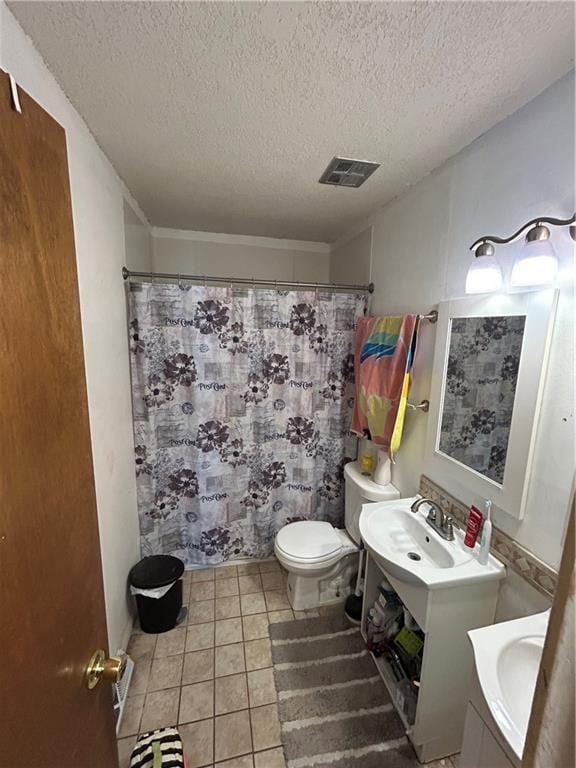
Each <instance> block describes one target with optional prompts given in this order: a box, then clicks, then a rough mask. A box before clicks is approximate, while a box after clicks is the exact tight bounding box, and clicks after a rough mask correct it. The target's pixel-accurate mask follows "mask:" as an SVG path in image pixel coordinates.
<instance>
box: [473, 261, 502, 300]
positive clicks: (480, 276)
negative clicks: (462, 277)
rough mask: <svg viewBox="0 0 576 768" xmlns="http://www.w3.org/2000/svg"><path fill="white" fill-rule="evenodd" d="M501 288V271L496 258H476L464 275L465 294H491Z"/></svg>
mask: <svg viewBox="0 0 576 768" xmlns="http://www.w3.org/2000/svg"><path fill="white" fill-rule="evenodd" d="M501 287H502V270H501V269H500V264H498V261H497V260H496V256H493V255H491V256H477V257H476V258H475V259H474V261H473V262H472V264H471V265H470V269H469V270H468V274H467V275H466V293H493V292H494V291H498V290H500V288H501Z"/></svg>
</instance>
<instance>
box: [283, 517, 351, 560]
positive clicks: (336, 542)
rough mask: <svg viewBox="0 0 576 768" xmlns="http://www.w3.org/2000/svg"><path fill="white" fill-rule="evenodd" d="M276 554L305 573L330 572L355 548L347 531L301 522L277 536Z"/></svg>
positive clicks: (321, 523) (325, 525) (290, 525)
mask: <svg viewBox="0 0 576 768" xmlns="http://www.w3.org/2000/svg"><path fill="white" fill-rule="evenodd" d="M275 550H276V555H277V557H278V559H279V560H280V561H282V560H285V561H286V562H287V563H289V564H290V565H293V566H295V567H296V568H298V569H303V570H305V569H307V568H310V569H317V568H318V567H322V568H328V567H330V566H331V565H332V564H333V563H337V562H338V561H339V560H340V559H341V558H342V556H343V555H344V554H348V553H349V552H354V551H355V550H356V547H355V545H354V544H353V542H352V541H351V540H350V539H349V538H348V536H347V535H346V533H345V532H344V531H339V530H337V529H336V528H334V526H333V525H331V524H330V523H325V522H320V521H315V520H302V521H299V522H297V523H289V524H288V525H285V526H284V528H282V529H281V530H280V531H279V532H278V534H277V536H276V542H275Z"/></svg>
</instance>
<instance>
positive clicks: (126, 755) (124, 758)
mask: <svg viewBox="0 0 576 768" xmlns="http://www.w3.org/2000/svg"><path fill="white" fill-rule="evenodd" d="M134 744H136V736H129V737H128V738H127V739H118V762H119V763H120V768H129V766H130V755H131V754H132V750H133V749H134Z"/></svg>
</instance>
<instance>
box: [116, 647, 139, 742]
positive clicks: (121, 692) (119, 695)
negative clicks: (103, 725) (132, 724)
mask: <svg viewBox="0 0 576 768" xmlns="http://www.w3.org/2000/svg"><path fill="white" fill-rule="evenodd" d="M118 653H119V654H122V653H124V651H119V652H118ZM133 672H134V661H133V660H132V659H131V658H130V656H128V658H127V660H126V670H125V671H124V674H123V675H122V680H120V682H119V683H114V717H115V718H116V735H118V733H119V732H120V725H121V724H122V715H123V714H124V705H125V704H126V699H127V698H128V689H129V688H130V681H131V680H132V673H133Z"/></svg>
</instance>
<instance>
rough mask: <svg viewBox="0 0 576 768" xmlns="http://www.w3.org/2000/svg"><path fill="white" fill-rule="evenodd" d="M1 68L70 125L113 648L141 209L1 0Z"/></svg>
mask: <svg viewBox="0 0 576 768" xmlns="http://www.w3.org/2000/svg"><path fill="white" fill-rule="evenodd" d="M0 66H1V67H2V69H4V70H5V71H7V72H10V73H11V74H12V75H13V76H14V77H15V78H16V80H17V82H18V83H19V85H21V86H22V88H23V89H25V90H26V91H27V92H28V93H29V94H30V95H31V96H32V98H34V99H35V100H36V101H37V102H38V103H39V104H40V105H41V106H42V107H43V108H44V109H46V110H47V111H48V112H49V113H50V114H51V115H52V116H53V117H54V118H55V119H56V120H57V121H58V122H59V123H60V124H61V125H62V126H63V127H64V128H65V129H66V138H67V144H68V162H69V167H70V187H71V193H72V213H73V219H74V234H75V240H76V257H77V262H78V281H79V286H80V309H81V315H82V333H83V337H84V354H85V364H86V382H87V389H88V407H89V413H90V428H91V433H92V451H93V457H94V476H95V482H96V501H97V505H98V518H99V527H100V545H101V550H102V567H103V574H104V590H105V598H106V613H107V621H108V636H109V644H110V649H111V650H112V651H115V650H116V649H117V648H118V647H119V646H120V645H121V643H122V642H123V639H124V637H125V635H126V632H127V631H128V629H129V627H130V623H131V621H130V613H129V604H128V600H127V594H126V578H127V573H128V570H129V568H130V566H131V565H132V564H133V563H134V562H135V561H136V560H138V559H139V530H138V518H137V512H136V490H135V478H134V450H133V441H132V411H131V402H130V380H129V370H128V346H127V332H126V313H125V296H124V284H123V281H122V279H121V268H122V265H123V263H124V261H125V241H124V210H123V205H124V199H125V198H128V199H129V200H130V205H131V206H132V208H133V209H134V210H136V211H138V206H137V204H136V203H135V201H134V200H133V199H131V198H130V195H129V193H128V191H127V190H126V188H125V187H124V185H123V184H122V182H121V181H120V179H119V178H118V176H117V175H116V173H115V172H114V170H113V168H112V166H111V165H110V163H109V162H108V161H107V159H106V157H105V156H104V155H103V153H102V152H101V150H100V149H99V148H98V146H97V145H96V142H95V141H94V139H93V138H92V136H91V135H90V133H89V131H88V129H87V127H86V125H85V124H84V122H83V121H82V119H81V118H80V116H79V115H78V113H77V112H76V111H75V110H74V108H73V107H72V105H71V104H70V102H69V101H68V100H67V98H66V96H65V95H64V93H63V92H62V91H61V89H60V88H59V86H58V85H57V83H56V81H55V80H54V78H53V77H52V75H51V74H50V73H49V71H48V70H47V69H46V67H45V65H44V63H43V61H42V59H41V57H40V56H39V54H38V53H37V52H36V50H35V49H34V47H33V45H32V43H31V41H30V39H29V38H28V37H27V36H26V35H25V34H24V32H23V31H22V29H21V28H20V26H19V25H18V24H17V22H16V20H15V19H14V17H13V16H12V14H11V13H10V12H9V10H8V9H7V7H6V6H5V5H4V3H2V2H0ZM140 216H142V214H140ZM142 219H144V217H143V216H142ZM144 221H145V220H144Z"/></svg>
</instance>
